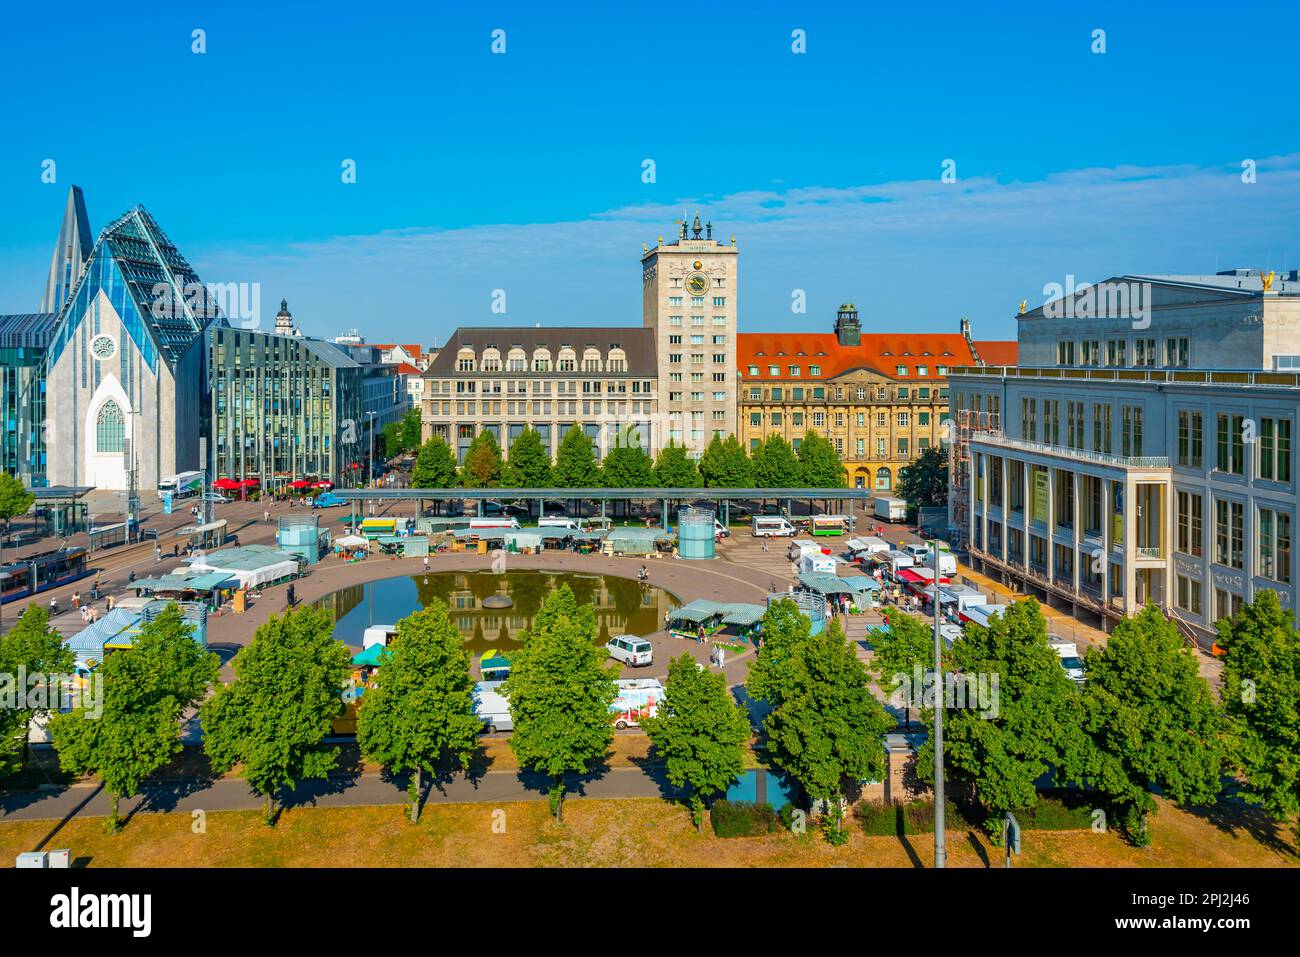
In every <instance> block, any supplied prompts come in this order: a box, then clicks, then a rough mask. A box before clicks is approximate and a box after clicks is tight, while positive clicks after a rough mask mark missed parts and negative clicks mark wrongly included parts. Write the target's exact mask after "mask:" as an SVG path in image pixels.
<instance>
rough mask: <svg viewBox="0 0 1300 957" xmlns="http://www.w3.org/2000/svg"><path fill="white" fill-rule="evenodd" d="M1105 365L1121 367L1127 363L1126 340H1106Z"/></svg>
mask: <svg viewBox="0 0 1300 957" xmlns="http://www.w3.org/2000/svg"><path fill="white" fill-rule="evenodd" d="M1106 365H1108V366H1121V367H1125V366H1127V365H1128V340H1126V339H1107V340H1106Z"/></svg>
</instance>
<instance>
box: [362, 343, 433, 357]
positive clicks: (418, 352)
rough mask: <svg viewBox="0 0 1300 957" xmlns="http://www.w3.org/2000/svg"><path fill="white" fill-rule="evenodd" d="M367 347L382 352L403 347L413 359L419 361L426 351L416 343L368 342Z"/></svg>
mask: <svg viewBox="0 0 1300 957" xmlns="http://www.w3.org/2000/svg"><path fill="white" fill-rule="evenodd" d="M366 345H368V346H370V347H372V348H374V349H379V350H380V351H389V350H392V349H396V348H397V347H398V346H401V347H402V348H403V349H405V350H406V354H407V355H408V356H410V357H411V358H413V359H419V358H420V357H421V356H422V355H423V354H424V349H423V348H421V347H420V346H419V344H417V343H414V342H411V343H406V342H367V343H366Z"/></svg>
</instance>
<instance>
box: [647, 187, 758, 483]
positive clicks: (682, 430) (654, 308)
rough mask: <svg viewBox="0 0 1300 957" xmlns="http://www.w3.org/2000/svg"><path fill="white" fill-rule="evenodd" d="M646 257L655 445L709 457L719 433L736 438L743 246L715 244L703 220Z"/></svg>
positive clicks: (683, 223)
mask: <svg viewBox="0 0 1300 957" xmlns="http://www.w3.org/2000/svg"><path fill="white" fill-rule="evenodd" d="M676 231H677V236H676V238H675V239H674V240H673V241H672V242H667V243H665V242H664V238H663V237H662V236H660V237H659V242H658V244H657V245H655V246H653V247H649V246H646V247H644V251H643V253H642V256H641V285H642V316H643V324H644V325H645V326H646V327H647V328H651V329H654V330H655V345H656V348H657V350H658V363H659V417H658V421H657V422H656V429H655V434H654V435H653V436H652V437H651V445H652V446H653V447H654V448H661V447H663V446H664V445H667V444H668V442H670V441H672V442H676V443H677V444H678V445H685V446H686V447H687V448H688V449H689V450H690V451H691V453H692V455H695V456H697V457H698V456H699V455H700V454H701V453H703V451H704V449H705V447H706V446H707V445H708V444H709V441H710V440H711V439H712V438H713V435H714V433H718V434H720V435H722V437H723V438H726V437H727V436H728V435H731V434H733V433H735V432H736V329H737V315H738V313H737V296H738V293H739V289H738V286H739V280H738V273H737V265H738V263H739V258H740V257H739V252H738V250H737V249H736V238H735V237H734V236H732V237H731V239H730V241H729V242H722V241H721V240H715V239H714V238H713V224H712V223H704V224H703V225H701V223H700V214H699V213H698V212H696V214H695V220H694V222H693V223H691V224H689V225H688V224H687V221H686V214H685V213H683V214H682V219H681V221H680V222H679V223H678V224H677V227H676Z"/></svg>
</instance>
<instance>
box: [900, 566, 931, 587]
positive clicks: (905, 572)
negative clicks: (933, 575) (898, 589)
mask: <svg viewBox="0 0 1300 957" xmlns="http://www.w3.org/2000/svg"><path fill="white" fill-rule="evenodd" d="M898 577H899V578H900V579H901V580H902V581H903V582H905V583H906V584H908V585H928V584H930V579H928V578H922V577H921V576H920V575H918V574H917V573H916V572H914V571H912V569H910V568H900V569H899V570H898Z"/></svg>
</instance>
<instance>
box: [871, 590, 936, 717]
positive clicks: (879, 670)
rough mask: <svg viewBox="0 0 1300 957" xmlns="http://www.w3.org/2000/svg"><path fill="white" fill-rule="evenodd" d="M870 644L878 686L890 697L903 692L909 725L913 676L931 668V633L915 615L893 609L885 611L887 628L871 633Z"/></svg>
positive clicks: (914, 695)
mask: <svg viewBox="0 0 1300 957" xmlns="http://www.w3.org/2000/svg"><path fill="white" fill-rule="evenodd" d="M871 647H872V648H873V649H874V650H875V655H874V657H873V659H872V664H873V665H874V667H875V672H876V677H877V679H878V680H879V682H880V688H881V690H882V691H884V692H885V694H887V695H890V696H893V695H895V694H897V693H899V692H900V691H903V692H905V693H904V695H903V708H904V711H905V714H906V717H907V723H908V724H909V725H910V724H911V723H912V705H913V703H914V702H916V701H917V700H918V696H917V694H916V690H915V689H916V680H917V675H918V674H920V675H925V674H926V673H927V672H932V671H934V634H933V632H932V631H931V630H930V629H929V628H927V627H926V626H925V625H923V624H922V623H921V622H920V621H918V620H917V619H916V618H913V617H912V616H911V615H909V614H907V613H906V612H903V611H899V610H897V609H895V610H894V611H892V612H890V614H889V627H888V628H886V629H883V630H881V631H874V632H872V633H871ZM918 669H919V671H918ZM909 691H910V692H911V693H906V692H909Z"/></svg>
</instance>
